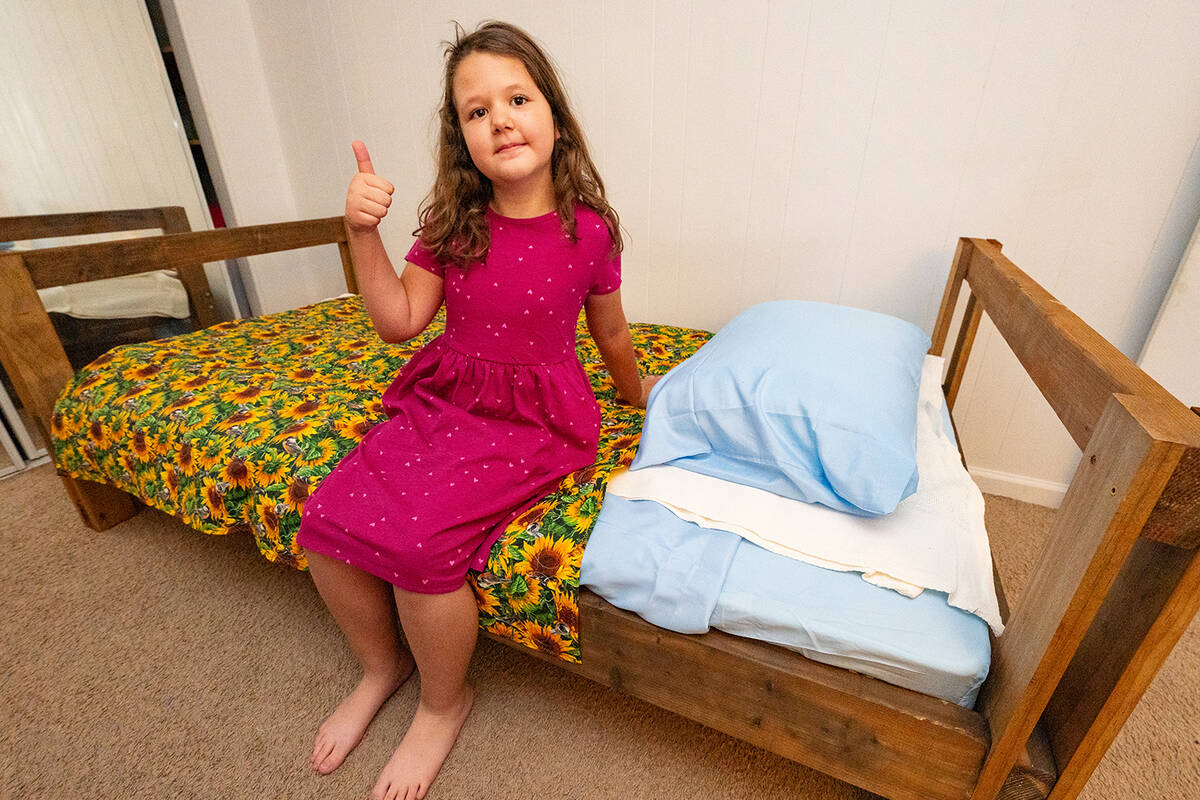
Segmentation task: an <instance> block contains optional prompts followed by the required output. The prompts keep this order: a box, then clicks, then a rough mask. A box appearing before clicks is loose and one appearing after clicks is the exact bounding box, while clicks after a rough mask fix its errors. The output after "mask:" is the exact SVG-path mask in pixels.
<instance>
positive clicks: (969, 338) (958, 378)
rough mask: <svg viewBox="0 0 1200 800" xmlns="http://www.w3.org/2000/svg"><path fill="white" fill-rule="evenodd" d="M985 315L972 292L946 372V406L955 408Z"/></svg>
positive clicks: (951, 408) (944, 387)
mask: <svg viewBox="0 0 1200 800" xmlns="http://www.w3.org/2000/svg"><path fill="white" fill-rule="evenodd" d="M982 317H983V308H982V306H980V305H979V303H978V302H977V301H976V299H975V295H974V294H972V295H970V296H969V297H968V298H967V307H966V309H965V310H964V311H963V320H962V326H961V327H960V328H959V329H958V338H957V339H955V340H954V351H953V352H952V353H951V354H950V365H949V367H948V368H947V372H946V382H945V384H944V385H943V386H942V391H944V392H945V394H946V406H947V408H949V409H950V410H951V411H953V410H954V401H955V399H957V397H958V390H959V388H960V387H961V386H962V381H963V375H965V374H966V371H967V359H968V357H969V356H970V355H971V346H972V345H974V344H975V334H976V333H978V332H979V320H980V319H982Z"/></svg>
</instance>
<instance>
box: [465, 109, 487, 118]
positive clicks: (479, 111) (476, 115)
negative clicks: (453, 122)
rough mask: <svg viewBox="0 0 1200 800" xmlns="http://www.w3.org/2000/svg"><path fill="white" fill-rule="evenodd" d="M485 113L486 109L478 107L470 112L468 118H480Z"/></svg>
mask: <svg viewBox="0 0 1200 800" xmlns="http://www.w3.org/2000/svg"><path fill="white" fill-rule="evenodd" d="M483 114H484V110H483V109H482V108H477V109H475V110H474V111H472V112H471V113H470V114H468V115H467V118H468V119H479V118H480V117H482V116H483Z"/></svg>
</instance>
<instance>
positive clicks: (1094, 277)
mask: <svg viewBox="0 0 1200 800" xmlns="http://www.w3.org/2000/svg"><path fill="white" fill-rule="evenodd" d="M175 2H176V3H177V4H178V5H183V4H187V5H195V6H197V7H207V8H210V9H213V10H212V11H210V12H208V13H209V16H211V17H213V18H216V19H217V21H216V22H213V23H212V24H213V25H215V26H218V27H219V25H221V24H227V20H228V19H236V18H237V17H238V15H230V14H221V13H220V8H222V7H238V8H248V9H249V16H250V18H251V20H252V23H253V28H254V35H255V39H256V40H257V43H258V50H259V52H258V57H259V58H260V59H261V64H262V69H263V74H264V75H265V81H266V86H267V91H268V92H269V95H270V99H271V104H272V106H273V109H274V115H275V118H276V120H277V122H278V134H279V142H280V148H281V158H282V161H283V163H284V164H286V169H287V173H288V176H289V178H290V187H289V188H288V189H287V190H288V191H290V192H292V193H294V200H295V209H296V213H297V215H298V216H302V217H308V216H324V215H329V214H338V213H341V211H342V207H343V201H344V192H345V185H346V183H347V182H348V180H349V178H350V176H351V174H352V172H353V169H354V161H353V158H352V155H351V152H350V142H351V141H352V140H353V139H356V138H361V139H363V140H364V141H365V142H367V144H368V145H369V146H370V148H371V152H372V155H373V156H374V163H375V165H376V168H377V170H378V171H379V172H380V173H381V174H383V175H384V176H385V177H387V178H389V179H390V180H392V181H393V183H395V184H396V185H397V187H398V188H397V193H396V197H395V202H394V204H393V206H392V213H391V215H390V216H389V218H388V220H387V221H386V222H385V224H384V228H383V229H382V231H383V236H384V241H385V243H386V244H387V245H388V247H389V250H390V252H391V253H392V255H393V257H394V258H395V259H399V258H400V257H402V255H403V253H404V251H405V250H406V248H407V247H408V244H409V243H410V241H411V236H410V232H411V231H412V229H413V228H414V227H415V224H416V219H415V216H416V209H417V205H418V203H419V201H420V200H421V198H422V197H423V195H424V194H425V192H426V191H427V189H428V187H429V185H430V183H431V181H432V177H433V175H432V153H431V148H432V141H433V135H432V134H433V114H434V112H435V106H436V103H437V99H438V96H439V92H440V86H439V82H440V72H441V48H440V46H439V42H440V41H441V40H443V39H446V38H449V37H451V36H452V33H453V31H452V27H451V25H450V20H452V19H457V20H459V21H461V22H463V23H464V24H466V25H467V26H468V27H473V26H474V25H475V24H476V23H477V22H479V21H481V20H483V19H486V18H489V17H492V16H497V15H502V16H503V18H505V19H507V20H509V21H511V22H514V23H516V24H518V25H521V26H523V27H525V28H527V29H528V30H529V31H530V32H532V33H533V34H534V35H535V36H536V37H537V38H538V39H539V40H540V41H541V42H542V43H543V44H544V45H545V46H546V49H547V50H548V51H549V52H550V54H551V55H552V56H553V57H554V59H555V60H556V61H557V63H558V64H559V66H560V68H561V71H562V75H563V78H564V80H565V82H566V84H567V86H568V90H569V91H570V93H571V96H572V99H573V103H574V105H575V110H576V113H577V114H578V116H579V117H580V119H581V122H582V123H583V125H584V128H585V131H586V132H587V134H588V137H589V139H590V142H591V146H592V151H593V152H592V154H593V157H594V158H595V160H596V162H597V164H598V166H599V168H600V170H601V173H602V175H603V177H604V180H605V182H606V184H607V187H608V191H609V195H610V199H611V200H612V201H613V203H614V205H615V206H616V207H617V209H618V211H619V212H620V214H621V218H622V221H623V223H624V224H625V226H626V228H627V230H628V234H629V239H628V242H627V248H626V255H625V261H624V264H625V285H624V290H623V295H624V297H625V302H626V310H627V312H628V315H629V317H630V318H631V319H642V320H654V321H660V322H669V323H676V324H684V325H690V326H695V327H703V328H709V329H715V328H717V327H720V326H721V325H722V324H724V323H725V322H726V321H728V320H729V319H730V318H731V317H732V316H734V315H735V314H736V313H737V312H739V311H741V310H742V309H743V308H745V307H746V306H747V305H749V304H751V303H754V302H758V301H761V300H769V299H775V298H780V297H801V298H812V299H820V300H827V301H832V302H838V303H844V304H847V305H855V306H861V307H865V308H871V309H875V310H880V311H885V312H888V313H891V314H895V315H897V316H900V317H903V318H905V319H908V320H911V321H912V322H914V323H916V324H918V325H920V326H922V327H924V328H925V329H926V330H929V329H931V328H932V325H933V318H934V314H935V313H936V309H937V303H938V300H939V299H940V294H941V291H942V287H943V284H944V281H945V275H946V270H947V268H948V267H949V264H950V259H951V257H952V255H953V252H954V243H955V240H956V238H957V237H958V236H961V235H970V236H985V237H991V238H996V239H1000V240H1001V241H1003V242H1004V243H1005V251H1006V252H1007V253H1009V255H1010V256H1011V257H1012V258H1013V259H1014V260H1015V261H1016V262H1017V263H1018V264H1019V265H1020V266H1022V267H1023V268H1024V269H1025V270H1026V271H1028V272H1029V273H1030V274H1031V275H1033V276H1034V277H1035V278H1036V279H1038V280H1039V281H1041V282H1042V283H1043V284H1044V285H1046V286H1047V288H1049V289H1050V291H1051V292H1053V293H1055V294H1057V295H1058V296H1059V297H1060V299H1062V300H1063V301H1064V302H1066V303H1067V304H1068V305H1070V306H1071V307H1072V308H1074V309H1075V310H1076V311H1077V312H1078V313H1079V314H1080V315H1081V316H1082V317H1083V318H1084V319H1085V320H1087V321H1088V322H1090V323H1091V324H1092V325H1093V326H1094V327H1096V328H1097V329H1098V330H1099V331H1100V332H1101V333H1102V334H1104V335H1105V336H1107V337H1108V338H1109V339H1111V340H1112V341H1113V342H1114V343H1115V344H1116V345H1117V346H1118V347H1119V348H1121V349H1123V350H1124V351H1125V352H1127V353H1136V352H1137V350H1138V349H1139V348H1140V346H1141V343H1142V341H1143V340H1144V338H1145V336H1146V333H1147V331H1148V329H1149V327H1150V325H1151V323H1152V321H1153V318H1154V314H1155V312H1156V310H1157V308H1158V305H1159V303H1160V302H1161V300H1162V297H1163V295H1164V293H1165V291H1166V288H1167V285H1168V283H1169V282H1170V279H1171V275H1172V272H1173V270H1174V264H1173V263H1170V258H1169V257H1168V256H1169V254H1171V253H1175V254H1176V259H1177V257H1178V253H1181V252H1182V249H1183V246H1184V245H1185V244H1186V241H1176V240H1177V239H1180V234H1179V233H1178V231H1181V230H1186V231H1190V230H1191V228H1192V227H1194V220H1195V216H1196V215H1200V208H1197V207H1196V205H1197V204H1196V201H1195V199H1196V197H1197V195H1198V193H1197V192H1196V191H1194V190H1193V189H1194V187H1196V186H1197V185H1200V167H1197V164H1196V163H1195V162H1194V161H1189V155H1190V154H1191V153H1192V151H1193V148H1194V147H1195V145H1196V141H1197V133H1198V132H1200V3H1196V2H1193V1H1192V0H1160V1H1159V2H1147V3H1138V4H1128V3H1117V2H1100V3H1080V2H1067V1H1065V0H1051V1H1050V2H1046V1H1045V0H1039V1H1036V2H1035V0H1010V1H1009V2H1004V3H998V2H982V1H979V2H962V0H919V1H908V2H892V3H887V2H881V1H880V0H857V1H853V0H852V1H850V2H834V0H808V2H804V1H803V0H800V1H796V0H786V1H785V0H776V1H773V2H768V1H767V0H758V2H742V3H729V2H726V1H725V0H691V1H690V2H683V0H656V1H655V2H634V1H633V0H605V1H604V2H590V3H579V4H569V3H562V2H547V1H539V2H520V0H513V2H509V3H506V4H504V5H503V6H502V7H498V6H496V5H495V4H492V3H483V2H449V3H415V2H391V1H390V0H374V1H373V2H356V1H351V2H345V3H334V2H332V0H277V2H272V3H248V2H247V0H224V2H221V3H215V4H211V3H210V4H208V5H207V6H205V4H201V3H200V2H199V0H175ZM196 24H203V23H202V22H197V23H196ZM227 91H236V88H230V89H227ZM222 135H224V136H235V137H236V136H238V135H239V133H238V131H236V130H230V131H225V132H224V133H223V134H222ZM275 155H276V154H272V156H273V157H274V156H275ZM224 177H225V180H226V181H227V182H229V181H232V182H237V181H238V180H239V176H238V175H229V174H226V175H225V176H224ZM282 183H283V181H281V184H282ZM1181 187H1184V188H1185V189H1187V190H1186V191H1181ZM274 188H275V187H267V186H259V187H257V189H258V190H259V191H272V190H274ZM234 211H235V213H241V210H240V209H237V208H235V209H234ZM1189 216H1191V220H1192V222H1191V224H1180V223H1181V221H1184V220H1186V218H1187V217H1189ZM1183 238H1184V239H1186V234H1184V235H1183ZM313 286H319V291H317V290H314V289H313V288H311V287H313ZM297 287H303V295H301V294H300V293H298V288H297ZM340 290H341V288H340V269H339V268H338V267H337V264H336V261H335V260H333V259H330V263H329V265H328V267H326V268H325V269H324V271H323V272H321V273H320V274H319V275H317V276H315V277H312V278H310V279H309V280H308V282H307V283H305V282H302V281H293V282H291V283H289V284H287V285H282V284H281V285H279V286H277V287H272V288H271V290H270V291H271V292H272V293H274V294H275V296H277V297H280V298H287V301H288V302H290V303H291V304H293V305H295V304H299V303H301V302H309V301H311V300H314V299H317V298H318V297H319V296H327V295H330V294H334V293H336V292H338V291H340ZM958 418H959V427H960V432H961V434H962V437H963V441H964V447H965V449H966V451H967V455H968V457H969V458H970V459H971V460H972V462H973V463H974V464H976V465H978V466H979V470H980V471H979V476H980V478H981V481H983V482H984V483H985V485H986V487H987V488H989V489H990V490H995V491H1002V492H1007V493H1010V494H1015V495H1018V496H1024V497H1028V498H1030V499H1035V500H1040V501H1043V502H1050V503H1053V502H1054V501H1055V500H1056V496H1057V493H1058V492H1059V491H1060V490H1061V488H1062V483H1063V482H1064V481H1065V480H1066V479H1067V477H1068V476H1069V474H1070V472H1071V470H1072V468H1073V465H1074V462H1075V459H1076V457H1077V455H1076V452H1075V449H1074V446H1073V445H1072V444H1071V442H1070V440H1069V438H1068V437H1067V436H1066V434H1065V432H1063V431H1062V430H1061V428H1060V427H1059V425H1058V422H1057V421H1056V420H1055V419H1054V417H1053V415H1052V413H1051V412H1050V411H1049V408H1048V406H1047V405H1046V404H1045V402H1044V401H1043V400H1042V399H1041V397H1040V395H1039V394H1038V393H1037V391H1036V389H1035V388H1034V387H1033V385H1032V383H1031V382H1029V381H1028V379H1027V378H1025V376H1024V374H1023V372H1022V370H1021V369H1020V367H1019V365H1018V364H1017V363H1016V361H1015V359H1013V358H1012V356H1011V355H1010V354H1009V353H1008V352H1007V348H1006V347H1005V346H1004V344H1003V342H1002V341H1001V340H1000V339H999V337H997V336H996V335H995V334H994V332H993V330H992V329H991V328H990V326H989V325H985V326H984V328H983V330H982V332H981V335H980V338H979V340H978V341H977V344H976V352H975V355H974V356H973V367H972V368H971V369H970V370H969V371H968V376H967V381H966V384H965V386H964V390H963V394H962V395H961V396H960V403H959V407H958Z"/></svg>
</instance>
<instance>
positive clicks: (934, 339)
mask: <svg viewBox="0 0 1200 800" xmlns="http://www.w3.org/2000/svg"><path fill="white" fill-rule="evenodd" d="M989 241H992V242H993V243H994V244H995V245H996V247H997V248H999V247H1000V243H999V242H996V241H995V240H989ZM973 255H974V245H973V244H972V243H971V240H970V239H966V238H964V239H959V240H958V248H957V249H956V250H955V252H954V263H953V265H952V266H951V268H950V276H949V277H948V278H947V279H946V290H945V291H944V292H943V293H942V305H941V307H940V308H939V309H938V316H937V322H936V323H934V328H933V336H931V337H930V339H931V344H930V347H929V352H930V354H931V355H935V356H940V355H942V353H943V351H944V350H945V348H946V336H947V334H948V333H949V330H950V323H951V321H952V320H953V319H954V311H955V308H956V307H957V305H958V295H959V291H960V290H961V289H962V284H963V279H964V278H966V276H967V270H968V267H969V266H970V264H971V257H972V256H973ZM982 317H983V307H982V306H980V305H979V303H977V302H976V300H975V294H974V292H971V293H970V294H968V295H967V307H966V309H965V310H964V311H963V319H962V322H961V323H960V327H959V329H958V336H957V337H956V338H955V341H954V351H953V352H952V353H951V354H950V363H949V365H948V366H947V368H946V380H945V382H944V383H943V384H942V393H943V394H945V395H946V406H947V408H949V409H950V410H951V411H953V410H954V401H955V399H956V398H957V397H958V390H959V387H960V386H962V379H963V375H964V374H966V370H967V358H968V357H970V355H971V347H972V345H974V344H975V334H976V332H977V331H978V330H979V321H980V320H981V319H982Z"/></svg>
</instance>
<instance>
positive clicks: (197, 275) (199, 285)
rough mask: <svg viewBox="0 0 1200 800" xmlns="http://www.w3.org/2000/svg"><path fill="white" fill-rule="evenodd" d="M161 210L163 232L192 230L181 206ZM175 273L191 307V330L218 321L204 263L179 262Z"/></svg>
mask: <svg viewBox="0 0 1200 800" xmlns="http://www.w3.org/2000/svg"><path fill="white" fill-rule="evenodd" d="M162 212H163V226H162V229H163V233H189V232H190V231H191V230H192V226H191V225H189V224H188V218H187V213H186V212H185V211H184V210H183V207H182V206H171V207H169V208H164V209H162ZM175 274H176V275H178V276H179V280H180V282H181V283H182V284H183V288H184V290H185V291H186V292H187V295H188V301H189V303H190V304H191V307H192V315H191V318H192V328H193V330H199V329H201V328H207V327H208V326H209V325H215V324H216V323H217V322H220V318H219V317H218V316H217V307H216V305H215V304H214V303H213V296H212V290H211V289H210V288H209V286H208V276H207V275H205V274H204V264H203V263H201V262H196V263H194V264H180V265H179V266H177V267H176V268H175Z"/></svg>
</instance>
